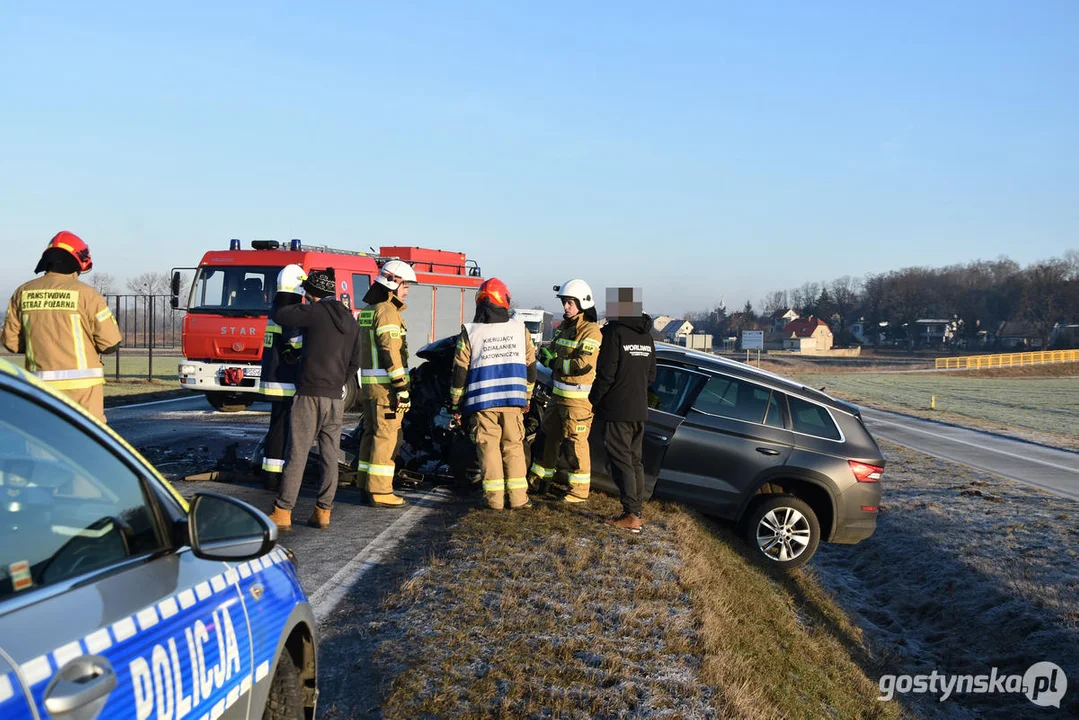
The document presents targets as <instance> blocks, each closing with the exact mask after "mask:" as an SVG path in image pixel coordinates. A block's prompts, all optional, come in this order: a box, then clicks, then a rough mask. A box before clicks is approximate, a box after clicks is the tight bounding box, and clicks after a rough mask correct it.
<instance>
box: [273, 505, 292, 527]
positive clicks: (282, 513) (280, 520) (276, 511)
mask: <svg viewBox="0 0 1079 720" xmlns="http://www.w3.org/2000/svg"><path fill="white" fill-rule="evenodd" d="M270 520H271V522H273V524H274V525H276V526H277V531H278V532H288V531H289V530H291V529H292V511H291V510H284V509H282V508H279V507H277V506H276V505H274V506H273V512H272V513H270Z"/></svg>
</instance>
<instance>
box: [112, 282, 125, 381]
mask: <svg viewBox="0 0 1079 720" xmlns="http://www.w3.org/2000/svg"><path fill="white" fill-rule="evenodd" d="M113 319H114V320H115V321H116V323H117V324H119V322H120V296H119V295H117V296H116V317H115V318H113ZM123 344H124V342H123V338H122V337H121V338H120V345H123ZM120 345H117V346H116V382H120Z"/></svg>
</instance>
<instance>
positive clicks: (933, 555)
mask: <svg viewBox="0 0 1079 720" xmlns="http://www.w3.org/2000/svg"><path fill="white" fill-rule="evenodd" d="M880 445H881V449H882V450H883V451H884V454H885V456H886V458H887V461H888V465H887V468H886V470H885V473H884V483H885V498H884V503H883V505H882V508H881V514H880V518H879V521H878V525H877V531H876V533H875V534H874V535H873V536H872V537H871V538H869V539H868V540H865V541H863V542H862V543H859V544H858V545H822V546H821V548H820V550H819V551H818V554H817V557H816V558H815V559H814V561H813V562H812V563H811V568H812V570H811V572H812V573H813V574H814V575H815V576H816V578H817V579H818V580H819V582H820V583H821V584H822V585H823V586H824V587H825V588H827V589H828V591H829V592H830V593H831V594H832V595H833V596H834V598H835V600H836V602H838V603H839V604H840V606H842V607H843V608H844V609H845V610H846V611H847V612H848V613H849V615H850V617H851V618H852V619H853V620H854V621H855V622H856V623H857V624H858V626H859V627H860V628H861V629H862V632H863V637H864V639H865V641H866V643H867V646H868V647H869V648H870V649H871V652H872V654H873V656H874V658H875V668H874V672H876V673H877V677H879V675H880V674H883V673H891V674H910V675H916V674H929V673H931V672H932V671H933V670H937V671H938V672H940V673H954V674H973V675H979V674H988V673H989V672H990V670H991V668H992V667H994V666H995V667H997V668H999V669H1000V671H1001V672H1002V673H1004V672H1006V673H1009V674H1011V673H1018V674H1020V675H1021V674H1023V672H1024V671H1025V670H1026V668H1028V667H1029V666H1030V665H1032V664H1034V663H1036V662H1041V661H1050V662H1054V663H1056V664H1057V665H1059V666H1060V667H1061V668H1063V669H1064V670H1065V672H1067V673H1069V675H1070V687H1069V690H1068V694H1067V695H1066V696H1065V698H1064V705H1063V706H1062V708H1063V709H1064V712H1063V714H1064V715H1065V716H1070V717H1076V716H1079V688H1076V681H1077V679H1079V675H1077V673H1079V502H1076V501H1073V500H1066V499H1062V498H1058V497H1055V496H1052V495H1049V494H1047V493H1044V492H1041V491H1040V490H1037V489H1035V488H1031V487H1028V486H1026V485H1023V484H1021V483H1018V482H1014V481H1011V480H1005V479H1003V478H999V477H997V476H994V475H990V474H987V473H982V472H979V471H976V470H971V469H969V468H967V467H966V466H963V465H959V464H956V463H952V462H949V461H946V460H938V459H936V458H932V457H930V456H928V455H923V454H922V453H919V452H915V451H912V450H908V449H906V448H904V447H901V446H899V445H893V444H891V443H888V442H881V443H880ZM903 702H904V703H905V704H907V705H908V706H909V707H910V708H911V709H912V710H913V711H914V713H915V714H916V715H917V716H919V717H929V718H937V717H940V718H980V717H1000V718H1005V717H1027V716H1031V715H1033V714H1034V711H1037V710H1039V708H1037V707H1035V706H1034V705H1032V704H1030V702H1029V701H1028V700H1027V699H1026V698H1025V697H1024V696H1022V695H1005V696H1001V695H970V694H968V695H960V696H953V697H951V698H949V699H948V700H946V701H944V702H940V701H939V697H937V696H930V695H923V696H917V695H911V696H908V697H906V698H905V699H903Z"/></svg>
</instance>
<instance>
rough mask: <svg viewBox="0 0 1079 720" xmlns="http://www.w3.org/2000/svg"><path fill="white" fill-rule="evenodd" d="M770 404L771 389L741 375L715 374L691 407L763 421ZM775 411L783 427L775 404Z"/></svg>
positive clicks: (727, 415)
mask: <svg viewBox="0 0 1079 720" xmlns="http://www.w3.org/2000/svg"><path fill="white" fill-rule="evenodd" d="M772 404H774V401H773V399H772V391H771V390H769V389H768V388H765V387H761V386H760V385H757V384H756V383H752V382H749V381H747V380H742V379H740V378H734V377H728V376H726V375H717V376H715V377H712V378H709V380H708V382H707V383H706V384H705V386H704V388H703V389H702V390H701V394H700V395H698V396H697V401H696V402H695V403H693V409H694V410H698V411H700V412H704V413H708V414H709V415H718V416H720V417H727V418H732V419H734V420H745V421H746V422H752V423H763V422H764V420H765V412H768V411H769V409H770V405H772ZM769 414H773V413H769ZM774 414H775V416H776V417H777V418H778V419H779V426H780V427H782V425H783V419H782V417H780V416H779V411H778V406H777V409H776V410H775V413H774Z"/></svg>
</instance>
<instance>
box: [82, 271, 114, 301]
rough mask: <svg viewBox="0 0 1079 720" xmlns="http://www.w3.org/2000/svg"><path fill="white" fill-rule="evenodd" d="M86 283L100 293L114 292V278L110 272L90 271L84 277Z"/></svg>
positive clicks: (108, 293)
mask: <svg viewBox="0 0 1079 720" xmlns="http://www.w3.org/2000/svg"><path fill="white" fill-rule="evenodd" d="M86 283H87V284H88V285H89V286H90V287H92V288H93V289H94V290H97V291H98V292H99V293H101V294H102V295H112V294H114V293H115V292H116V278H114V277H113V276H112V275H111V274H110V273H104V272H91V273H90V275H89V276H88V277H87V278H86Z"/></svg>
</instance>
